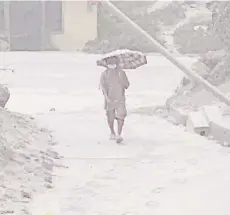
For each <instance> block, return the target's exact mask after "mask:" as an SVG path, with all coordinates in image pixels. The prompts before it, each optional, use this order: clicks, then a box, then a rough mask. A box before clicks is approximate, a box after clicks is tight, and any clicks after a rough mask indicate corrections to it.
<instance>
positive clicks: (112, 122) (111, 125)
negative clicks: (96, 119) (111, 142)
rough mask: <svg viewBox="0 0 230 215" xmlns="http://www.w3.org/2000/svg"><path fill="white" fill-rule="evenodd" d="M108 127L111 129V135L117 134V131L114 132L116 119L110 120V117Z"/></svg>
mask: <svg viewBox="0 0 230 215" xmlns="http://www.w3.org/2000/svg"><path fill="white" fill-rule="evenodd" d="M108 125H109V128H110V131H111V134H115V131H114V119H109V117H108Z"/></svg>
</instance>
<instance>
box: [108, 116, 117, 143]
mask: <svg viewBox="0 0 230 215" xmlns="http://www.w3.org/2000/svg"><path fill="white" fill-rule="evenodd" d="M107 121H108V125H109V129H110V132H111V133H110V139H111V140H115V139H116V134H115V131H114V114H113V113H112V112H107Z"/></svg>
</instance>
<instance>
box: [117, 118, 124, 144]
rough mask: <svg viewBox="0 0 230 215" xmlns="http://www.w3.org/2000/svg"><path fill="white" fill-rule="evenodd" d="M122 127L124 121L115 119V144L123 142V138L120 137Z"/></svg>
mask: <svg viewBox="0 0 230 215" xmlns="http://www.w3.org/2000/svg"><path fill="white" fill-rule="evenodd" d="M123 125H124V120H123V119H117V127H118V136H117V143H121V142H122V141H123V138H122V137H121V133H122V128H123Z"/></svg>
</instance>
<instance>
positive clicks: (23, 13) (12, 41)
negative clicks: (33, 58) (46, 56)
mask: <svg viewBox="0 0 230 215" xmlns="http://www.w3.org/2000/svg"><path fill="white" fill-rule="evenodd" d="M97 6H98V3H97V1H86V0H85V1H66V0H65V1H64V0H63V1H4V2H3V1H1V2H0V9H1V10H0V34H1V37H2V39H4V40H6V41H8V44H9V49H10V50H11V51H37V50H61V51H77V50H81V49H82V48H84V46H85V44H86V43H87V42H88V41H90V40H94V39H96V38H97Z"/></svg>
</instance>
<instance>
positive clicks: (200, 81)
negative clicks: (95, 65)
mask: <svg viewBox="0 0 230 215" xmlns="http://www.w3.org/2000/svg"><path fill="white" fill-rule="evenodd" d="M101 2H102V4H104V6H106V7H107V8H108V9H110V10H111V11H112V12H113V13H114V14H115V15H117V16H118V17H119V18H120V19H122V20H124V21H125V22H127V23H129V24H130V26H132V27H133V29H135V30H136V31H137V33H139V34H141V35H142V36H144V37H145V38H146V39H147V40H148V41H149V42H150V43H151V44H152V45H153V47H155V48H157V50H158V51H159V52H160V53H161V54H162V55H163V56H164V57H166V58H167V59H168V60H169V61H170V62H171V63H173V64H174V65H175V66H176V67H178V68H179V69H180V70H181V71H182V72H184V73H185V74H186V75H187V76H188V77H190V79H192V81H194V82H196V83H198V84H200V85H202V86H203V87H204V88H205V89H206V90H207V91H208V92H211V93H212V94H213V95H214V96H216V97H217V98H218V99H219V100H221V101H223V102H224V103H225V104H227V105H229V106H230V98H228V97H227V96H226V95H225V94H224V93H222V92H221V91H220V90H219V89H218V88H216V87H215V86H213V85H212V84H210V83H209V82H208V81H206V80H204V79H203V78H202V77H201V76H199V75H197V74H196V73H194V72H193V71H192V70H191V69H189V68H187V67H186V66H184V65H183V64H182V63H180V62H179V61H178V60H177V59H176V58H175V57H174V56H173V55H172V54H171V53H170V52H169V51H168V50H167V49H166V48H164V47H163V46H162V45H161V44H160V43H158V42H157V40H155V39H154V38H153V37H152V36H151V35H150V34H148V33H147V32H146V31H145V30H143V29H142V28H141V27H140V26H138V25H137V24H136V23H135V22H133V21H132V20H131V19H130V18H129V17H128V16H127V15H125V14H124V13H123V12H121V11H120V10H119V9H118V8H117V7H115V6H114V4H112V3H111V2H110V1H108V0H103V1H101Z"/></svg>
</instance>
